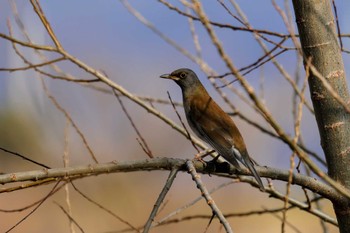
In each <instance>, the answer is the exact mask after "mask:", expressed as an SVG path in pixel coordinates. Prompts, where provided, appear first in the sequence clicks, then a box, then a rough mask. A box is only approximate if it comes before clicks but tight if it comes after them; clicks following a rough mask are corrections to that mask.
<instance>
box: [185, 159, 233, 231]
mask: <svg viewBox="0 0 350 233" xmlns="http://www.w3.org/2000/svg"><path fill="white" fill-rule="evenodd" d="M186 166H187V169H188V172H189V173H190V174H191V176H192V179H193V180H194V181H195V182H196V184H197V188H198V189H199V190H200V191H201V193H202V195H203V197H204V198H205V200H206V201H207V204H208V205H209V207H210V208H211V209H212V211H213V214H214V215H216V216H217V217H218V218H219V220H220V223H221V224H222V225H223V226H224V228H225V230H226V232H228V233H233V231H232V229H231V226H230V224H229V223H228V221H227V220H226V218H225V216H224V215H223V214H222V212H221V210H220V209H219V208H218V206H217V205H216V204H215V202H214V200H213V198H212V197H211V196H210V194H209V192H208V190H207V188H206V187H205V185H204V184H203V182H202V180H201V178H200V175H198V173H197V172H196V169H195V167H194V166H193V163H192V161H190V160H187V162H186Z"/></svg>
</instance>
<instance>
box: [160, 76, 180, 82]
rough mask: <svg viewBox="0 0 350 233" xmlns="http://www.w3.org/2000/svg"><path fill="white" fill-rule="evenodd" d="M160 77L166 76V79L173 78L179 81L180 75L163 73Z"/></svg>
mask: <svg viewBox="0 0 350 233" xmlns="http://www.w3.org/2000/svg"><path fill="white" fill-rule="evenodd" d="M160 78H166V79H171V80H174V81H177V80H179V78H178V77H176V76H172V75H171V74H163V75H161V76H160Z"/></svg>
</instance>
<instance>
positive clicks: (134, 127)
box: [113, 89, 154, 158]
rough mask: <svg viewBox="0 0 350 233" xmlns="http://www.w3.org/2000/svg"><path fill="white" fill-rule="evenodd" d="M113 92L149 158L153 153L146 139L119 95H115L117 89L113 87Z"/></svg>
mask: <svg viewBox="0 0 350 233" xmlns="http://www.w3.org/2000/svg"><path fill="white" fill-rule="evenodd" d="M113 92H114V96H115V97H116V98H117V100H118V102H119V104H120V106H121V108H122V110H123V112H124V113H125V116H126V117H127V118H128V120H129V122H130V124H131V126H132V128H133V129H134V130H135V132H136V134H137V136H138V137H139V138H140V140H141V142H139V141H138V142H139V144H140V146H141V148H142V150H143V151H144V152H145V153H146V154H147V155H148V157H150V158H154V156H153V154H152V151H151V149H150V148H149V147H148V144H147V142H146V140H145V139H144V137H142V135H141V133H140V131H139V130H138V128H137V127H136V125H135V123H134V121H133V119H132V118H131V116H130V114H129V113H128V111H127V110H126V107H125V105H124V103H123V101H122V100H121V98H120V97H119V95H117V91H116V90H115V89H113Z"/></svg>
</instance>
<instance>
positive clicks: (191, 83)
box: [160, 68, 202, 89]
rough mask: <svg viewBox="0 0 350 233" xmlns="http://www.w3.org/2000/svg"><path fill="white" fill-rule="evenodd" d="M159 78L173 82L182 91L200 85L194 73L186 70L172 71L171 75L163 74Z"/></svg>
mask: <svg viewBox="0 0 350 233" xmlns="http://www.w3.org/2000/svg"><path fill="white" fill-rule="evenodd" d="M160 77H161V78H166V79H171V80H174V81H175V82H176V83H177V84H178V85H179V86H180V87H181V88H182V89H190V88H195V87H197V86H198V85H200V86H201V85H202V84H201V82H200V81H199V79H198V77H197V75H196V73H194V72H193V71H192V70H190V69H187V68H181V69H178V70H175V71H173V72H172V73H171V74H163V75H161V76H160Z"/></svg>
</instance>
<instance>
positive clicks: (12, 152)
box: [0, 147, 50, 169]
mask: <svg viewBox="0 0 350 233" xmlns="http://www.w3.org/2000/svg"><path fill="white" fill-rule="evenodd" d="M0 150H2V151H4V152H6V153H9V154H12V155H16V156H18V157H20V158H22V159H24V160H26V161H29V162H31V163H34V164H36V165H39V166H41V167H43V168H46V169H50V167H49V166H46V165H45V164H43V163H39V162H37V161H34V160H32V159H30V158H28V157H27V156H24V155H21V154H19V153H17V152H14V151H10V150H8V149H5V148H3V147H0Z"/></svg>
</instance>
